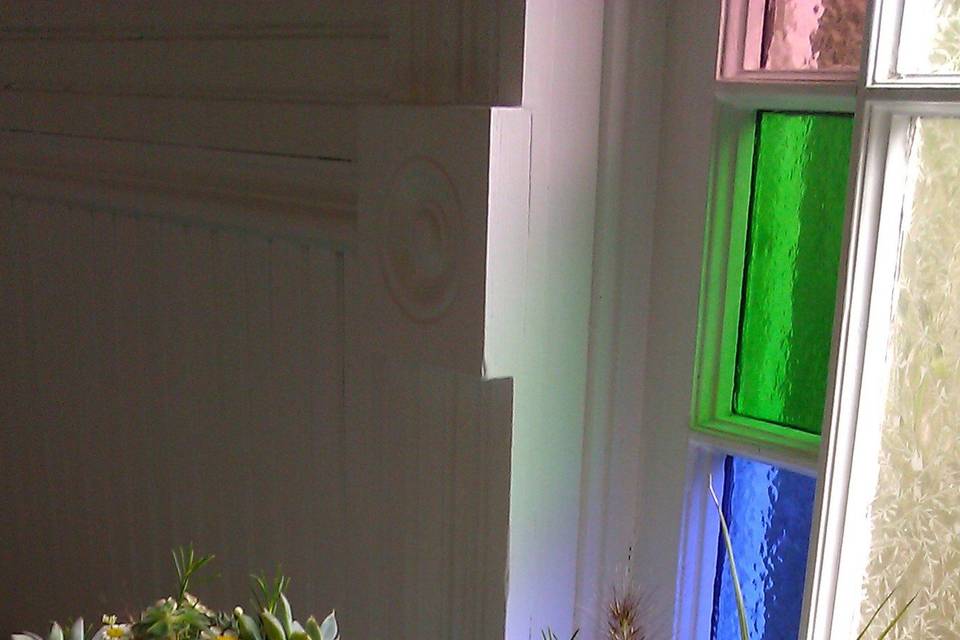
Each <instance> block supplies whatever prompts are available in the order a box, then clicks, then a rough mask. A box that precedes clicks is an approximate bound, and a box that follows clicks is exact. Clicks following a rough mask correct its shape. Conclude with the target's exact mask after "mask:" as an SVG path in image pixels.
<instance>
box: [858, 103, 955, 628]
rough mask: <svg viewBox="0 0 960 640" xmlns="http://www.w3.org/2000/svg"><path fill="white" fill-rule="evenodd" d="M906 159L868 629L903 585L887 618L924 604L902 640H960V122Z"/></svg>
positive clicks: (867, 594) (868, 581) (880, 398)
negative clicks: (873, 617)
mask: <svg viewBox="0 0 960 640" xmlns="http://www.w3.org/2000/svg"><path fill="white" fill-rule="evenodd" d="M908 157H909V161H908V170H907V175H906V183H907V188H906V190H905V194H906V195H905V197H904V200H903V209H902V216H901V217H900V219H894V220H887V221H884V224H890V225H893V227H892V230H896V231H897V232H898V233H899V234H900V241H899V256H898V257H897V258H896V261H897V263H898V264H897V270H896V276H895V277H896V280H895V282H896V284H895V287H894V289H893V292H892V306H891V309H892V312H891V317H890V325H889V334H888V337H887V345H886V353H885V354H883V355H884V357H883V358H881V360H882V362H883V368H882V369H881V370H880V371H879V373H880V378H879V379H880V380H884V381H885V382H884V383H883V387H884V388H880V389H865V390H864V393H865V394H870V395H869V396H866V397H865V400H864V401H866V402H870V403H878V404H877V405H876V406H877V407H878V408H879V409H880V412H879V418H878V422H879V424H877V423H873V424H860V425H859V426H858V430H859V431H862V432H865V433H868V434H869V433H873V434H877V432H876V430H877V429H879V434H878V435H879V447H878V451H879V455H878V456H877V474H878V475H877V476H876V477H877V480H878V482H877V484H876V488H875V489H874V490H873V498H872V503H871V508H870V512H869V515H868V518H869V519H868V525H869V530H870V542H869V552H868V555H867V565H866V574H865V577H864V581H863V590H864V594H863V595H864V597H863V600H862V610H861V622H862V621H863V620H865V619H866V618H867V617H868V616H869V614H870V613H872V612H873V611H874V610H875V609H876V607H877V605H878V604H879V603H880V601H881V599H882V598H883V597H884V595H886V594H887V593H888V592H889V591H890V590H891V589H893V587H894V586H895V585H896V584H897V583H898V581H899V582H900V588H899V589H898V590H897V593H896V595H895V601H896V602H895V604H896V605H897V606H895V607H890V608H889V611H890V612H891V613H890V614H889V615H892V611H893V610H894V609H897V608H899V606H900V605H902V604H903V603H904V602H905V601H906V600H907V599H908V598H910V597H911V596H912V595H913V594H916V593H919V597H918V598H917V600H916V602H915V603H914V605H913V607H912V608H911V612H910V614H909V616H908V617H907V618H906V619H905V620H904V621H903V622H902V623H901V624H900V625H899V629H900V631H899V632H898V634H897V635H896V636H895V637H898V638H960V120H957V119H932V118H924V119H920V120H918V121H916V122H915V131H914V136H913V137H912V144H911V149H910V152H909V156H908ZM878 355H879V354H878ZM862 402H863V401H862ZM889 615H884V616H882V617H883V618H884V621H885V620H886V619H887V618H888V617H889ZM880 626H881V627H882V625H880Z"/></svg>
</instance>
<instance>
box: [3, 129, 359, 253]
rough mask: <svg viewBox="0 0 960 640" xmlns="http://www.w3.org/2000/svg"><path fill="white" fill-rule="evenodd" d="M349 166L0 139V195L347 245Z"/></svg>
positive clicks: (352, 198) (350, 235)
mask: <svg viewBox="0 0 960 640" xmlns="http://www.w3.org/2000/svg"><path fill="white" fill-rule="evenodd" d="M354 171H355V166H354V165H353V164H352V163H349V162H337V161H321V160H315V159H302V158H289V157H274V156H265V155H262V154H249V153H235V152H224V151H214V150H207V149H191V148H180V147H176V146H171V145H148V144H132V143H126V142H113V141H105V140H89V139H74V138H65V137H62V136H48V135H38V134H31V133H0V189H2V190H4V191H6V192H8V193H14V194H17V193H21V194H29V195H33V196H37V195H39V196H41V197H44V198H47V199H49V198H55V199H60V200H63V201H67V202H85V203H99V204H101V205H103V206H106V207H109V208H110V209H111V210H117V209H118V208H120V209H124V208H128V209H129V210H131V211H134V212H137V213H139V214H148V215H157V216H160V217H175V218H182V219H190V220H192V221H198V222H204V223H206V224H211V225H216V226H227V227H236V228H242V229H244V230H247V231H252V232H259V233H261V234H266V235H269V236H271V237H272V236H277V235H279V236H286V237H295V238H300V239H309V240H319V241H324V242H329V243H332V244H334V245H336V246H341V247H349V246H352V245H353V243H354V236H355V218H356V198H357V196H356V193H357V191H356V179H355V175H354Z"/></svg>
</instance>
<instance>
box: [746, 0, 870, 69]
mask: <svg viewBox="0 0 960 640" xmlns="http://www.w3.org/2000/svg"><path fill="white" fill-rule="evenodd" d="M751 13H752V14H753V16H754V18H753V19H752V20H751V21H750V22H751V24H750V25H749V26H748V30H747V31H748V32H747V37H748V39H752V40H753V42H752V43H751V42H748V43H747V45H746V48H745V51H746V52H747V55H746V56H745V60H744V68H746V69H748V70H754V71H757V70H763V71H841V72H842V71H851V72H852V71H856V70H857V68H858V67H859V66H860V49H861V46H862V44H863V31H864V20H865V14H866V0H766V2H763V1H762V0H761V1H759V2H758V3H757V5H755V6H754V8H753V9H752V10H751ZM760 14H762V15H760ZM751 51H752V52H755V54H754V55H750V52H751Z"/></svg>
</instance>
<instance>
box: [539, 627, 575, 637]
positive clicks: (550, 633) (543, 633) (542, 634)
mask: <svg viewBox="0 0 960 640" xmlns="http://www.w3.org/2000/svg"><path fill="white" fill-rule="evenodd" d="M578 635H580V629H577V630H576V631H574V632H573V635H572V636H570V640H574V638H576V637H577V636H578ZM540 638H541V640H560V639H559V638H558V637H557V634H555V633H554V632H553V631H552V630H551V629H550V627H547V630H546V631H543V630H541V631H540Z"/></svg>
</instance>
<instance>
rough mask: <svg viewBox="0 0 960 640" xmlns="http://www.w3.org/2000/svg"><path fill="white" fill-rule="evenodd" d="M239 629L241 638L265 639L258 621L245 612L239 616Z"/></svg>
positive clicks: (243, 639)
mask: <svg viewBox="0 0 960 640" xmlns="http://www.w3.org/2000/svg"><path fill="white" fill-rule="evenodd" d="M237 631H238V632H239V633H240V638H241V640H263V637H262V636H261V635H260V627H259V626H258V625H257V621H256V620H254V619H253V618H251V617H250V616H248V615H247V614H245V613H243V614H241V615H239V616H238V617H237Z"/></svg>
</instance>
